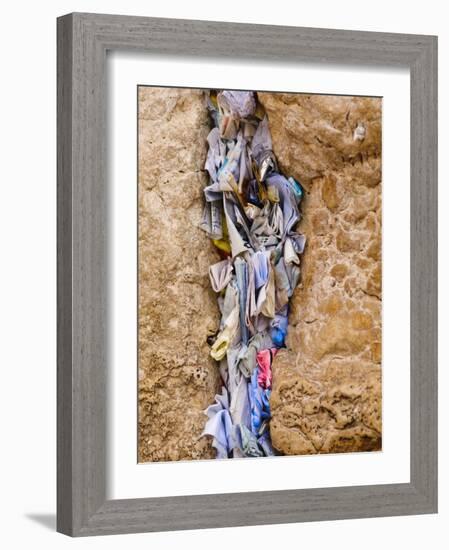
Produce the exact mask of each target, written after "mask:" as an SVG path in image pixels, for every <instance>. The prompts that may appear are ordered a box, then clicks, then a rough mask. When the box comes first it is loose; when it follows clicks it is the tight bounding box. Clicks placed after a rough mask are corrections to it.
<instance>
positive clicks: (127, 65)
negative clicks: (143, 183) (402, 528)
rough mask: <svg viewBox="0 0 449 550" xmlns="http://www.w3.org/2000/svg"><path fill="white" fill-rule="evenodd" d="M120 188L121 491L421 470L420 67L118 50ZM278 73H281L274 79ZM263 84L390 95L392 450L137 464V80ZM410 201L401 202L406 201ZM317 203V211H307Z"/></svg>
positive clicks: (353, 479) (116, 291) (388, 397)
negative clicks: (416, 129) (413, 449)
mask: <svg viewBox="0 0 449 550" xmlns="http://www.w3.org/2000/svg"><path fill="white" fill-rule="evenodd" d="M108 75H109V80H108V89H109V90H110V94H109V97H110V101H109V104H108V106H109V109H108V120H109V128H110V132H109V134H110V136H111V137H110V139H109V141H108V159H109V170H108V173H109V174H110V177H111V181H110V182H109V185H110V189H111V190H112V193H111V194H112V196H113V200H112V201H111V203H112V206H111V207H110V212H112V216H111V218H112V221H111V222H110V226H111V229H112V231H111V234H112V235H111V236H112V243H111V245H110V252H111V256H112V261H111V264H110V272H111V273H112V275H113V277H112V284H111V285H110V287H111V293H110V296H109V304H112V312H113V314H112V323H111V325H112V327H111V333H110V338H109V340H110V342H111V350H110V353H109V355H110V357H111V363H112V365H111V368H110V370H109V374H110V378H109V384H108V390H109V393H108V395H107V400H108V410H109V415H108V419H109V427H108V434H109V435H111V436H112V437H110V438H109V442H108V443H109V445H108V453H107V456H108V458H109V461H110V462H109V466H108V471H109V472H110V479H109V483H108V494H109V497H110V498H119V499H120V498H138V497H156V496H170V495H188V494H205V493H208V494H210V493H231V492H237V491H273V490H281V489H303V488H310V487H334V486H335V487H336V486H345V485H362V484H363V485H369V484H379V483H408V482H409V481H410V467H409V465H410V438H409V433H410V430H409V426H410V415H409V413H410V383H409V380H410V362H409V351H410V284H409V283H410V202H409V199H410V169H409V167H410V101H409V99H410V92H409V90H410V75H409V71H408V70H405V69H402V70H394V71H392V70H391V69H389V68H376V69H371V70H367V69H366V67H364V68H362V69H359V68H356V67H336V66H335V65H334V66H323V65H315V64H314V65H310V64H298V63H296V64H294V65H293V64H289V65H287V64H282V65H279V64H273V63H264V64H257V66H254V63H251V62H248V61H239V62H230V61H223V60H221V61H219V60H213V61H211V60H204V59H203V60H196V61H191V60H182V61H179V60H176V59H170V58H167V57H166V56H164V57H158V56H154V55H153V56H144V55H140V56H137V57H136V55H135V54H128V53H122V52H119V53H113V54H111V55H110V56H109V58H108ZM267 75H268V76H269V82H268V81H267ZM149 82H151V83H152V84H154V85H164V86H168V85H169V86H181V85H184V86H185V85H187V86H188V85H192V83H195V85H197V86H200V87H212V88H220V87H223V86H225V85H226V86H227V87H230V88H251V87H252V88H254V89H256V90H261V89H266V88H267V86H270V88H271V89H272V90H278V91H279V90H284V91H303V92H307V91H312V90H313V92H314V93H334V94H335V93H339V94H344V93H346V94H355V95H369V94H371V95H376V96H383V99H382V114H383V126H382V180H383V181H382V187H383V191H382V204H383V212H382V226H383V227H382V229H383V233H384V238H383V239H382V241H383V247H382V248H383V250H382V258H383V286H382V304H383V308H382V309H383V312H382V313H383V320H382V322H383V338H382V348H383V349H382V382H383V392H382V412H383V433H382V452H375V453H352V454H336V455H321V456H297V457H288V458H286V457H276V458H271V459H269V460H267V459H259V460H220V461H216V460H211V461H204V460H202V461H185V462H178V463H169V462H168V463H156V464H155V463H149V464H137V462H136V449H137V431H136V430H133V429H130V426H136V425H137V414H136V413H137V408H138V403H137V391H136V371H135V369H133V368H130V365H135V360H136V359H135V358H136V356H137V332H136V331H137V325H136V317H137V296H136V294H137V285H136V280H137V272H136V266H137V242H136V231H137V197H136V188H135V182H136V180H137V166H136V149H137V117H136V109H137V105H136V101H137V97H136V86H137V85H138V84H139V83H149ZM398 204H400V205H401V208H399V209H398V208H397V205H398ZM306 214H307V212H306Z"/></svg>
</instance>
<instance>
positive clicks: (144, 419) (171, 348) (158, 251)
mask: <svg viewBox="0 0 449 550" xmlns="http://www.w3.org/2000/svg"><path fill="white" fill-rule="evenodd" d="M138 100H139V129H138V131H139V158H138V162H139V181H138V186H139V193H138V202H139V206H138V208H139V235H138V237H139V243H138V246H139V249H138V252H139V304H138V308H139V345H138V349H139V351H138V353H139V447H138V459H139V462H147V461H167V460H186V459H197V458H213V457H214V456H215V451H214V449H212V447H211V445H210V441H209V440H208V438H201V439H199V436H200V434H201V432H202V430H203V429H204V424H205V418H206V417H205V415H204V412H203V411H204V409H205V408H206V407H207V406H208V405H210V404H211V403H213V401H214V395H215V393H216V391H217V390H218V388H219V385H220V384H219V379H218V369H217V367H216V365H215V364H214V362H213V361H212V360H211V359H210V357H209V346H208V344H207V336H208V334H209V333H212V332H215V331H216V329H217V326H218V322H219V318H220V316H219V311H218V307H217V301H216V297H215V295H214V294H213V291H212V290H211V288H210V283H209V278H208V268H209V265H210V264H212V263H214V262H216V261H217V260H218V259H219V258H218V256H217V254H216V252H215V251H214V250H213V245H212V244H211V242H210V240H209V239H208V237H207V236H206V234H205V233H204V232H203V231H201V230H200V229H199V227H198V224H199V221H200V220H201V215H202V210H203V196H202V190H203V187H204V186H205V185H206V175H205V173H204V172H203V171H202V168H203V166H204V161H205V157H206V145H207V144H206V137H207V134H208V132H209V122H208V115H207V110H206V108H205V104H204V98H203V94H202V92H201V91H198V90H184V89H174V88H172V89H167V88H164V89H162V88H151V87H140V88H139V98H138ZM130 429H132V427H130Z"/></svg>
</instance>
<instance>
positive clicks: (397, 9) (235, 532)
mask: <svg viewBox="0 0 449 550" xmlns="http://www.w3.org/2000/svg"><path fill="white" fill-rule="evenodd" d="M440 6H441V7H440ZM443 6H444V4H443V3H441V2H438V1H436V0H433V1H432V0H428V1H427V2H425V3H423V2H411V1H410V2H401V3H400V2H397V3H393V2H391V1H382V0H377V1H376V2H372V3H366V4H363V3H360V1H348V2H344V1H340V2H335V1H331V0H329V1H327V0H322V1H321V2H316V3H299V2H298V3H297V2H292V1H291V0H285V1H283V0H277V1H276V2H275V3H274V2H272V1H270V2H266V1H263V0H259V1H257V2H256V1H246V2H242V1H241V0H235V1H234V0H227V1H226V2H225V3H224V2H222V3H219V2H216V3H211V2H195V3H194V2H186V1H174V0H173V1H172V0H164V2H162V3H161V4H160V5H159V6H158V5H156V3H152V2H149V1H148V0H145V1H140V2H138V1H133V0H127V1H126V2H124V1H117V2H111V1H109V2H106V1H94V0H90V1H89V2H87V1H77V2H68V1H65V0H59V1H58V2H50V1H47V2H41V3H36V2H15V3H14V4H12V3H9V4H7V5H6V7H5V6H3V10H2V23H3V24H2V33H1V34H0V40H1V48H0V56H1V71H2V73H1V74H2V82H1V86H0V94H1V97H0V109H1V115H2V116H1V119H0V124H1V126H0V127H1V132H0V139H1V149H0V150H1V157H0V158H1V163H0V170H1V177H0V181H1V190H2V197H1V199H0V208H1V212H0V224H1V227H0V238H1V259H2V263H1V265H2V270H1V272H0V273H1V275H0V277H1V285H0V289H1V290H0V292H1V297H0V311H1V317H0V319H1V327H0V328H1V331H0V335H1V337H0V342H1V345H2V355H1V373H2V381H1V399H0V408H1V409H0V413H1V420H2V432H1V433H2V444H1V455H0V456H1V458H0V460H1V464H0V472H1V476H2V483H1V486H0V487H1V504H0V506H1V508H2V509H1V511H0V513H1V516H0V517H1V518H2V521H1V524H2V530H1V542H2V546H4V547H6V548H19V547H20V548H22V547H34V548H36V547H39V548H40V547H42V548H48V549H51V548H66V547H69V546H70V547H77V548H92V547H94V548H122V547H123V545H132V546H133V547H134V548H148V547H150V546H151V548H153V549H159V548H164V549H165V548H179V547H183V548H186V549H189V548H195V549H200V548H211V547H212V546H214V548H218V549H222V548H223V549H224V548H228V547H229V546H230V545H233V546H234V547H235V548H240V547H243V546H244V545H248V544H251V545H257V544H259V545H261V546H262V545H263V547H266V548H269V547H273V546H275V545H276V547H279V546H280V545H284V544H285V546H286V547H287V546H291V545H293V546H295V547H310V546H312V545H313V548H318V549H320V548H328V547H329V546H332V547H333V548H345V549H351V548H354V549H355V548H360V547H363V548H364V549H370V548H373V549H374V548H376V549H378V548H379V547H382V546H386V547H390V546H393V545H395V544H397V543H398V542H399V543H400V544H401V546H403V547H407V548H408V549H418V548H419V549H420V548H422V547H423V546H426V547H431V548H443V547H444V546H445V545H446V544H447V522H448V520H449V498H448V492H447V488H448V474H447V466H446V464H447V463H448V458H449V457H448V454H449V453H448V451H449V445H448V443H447V436H446V435H445V432H446V431H447V422H448V412H447V409H446V408H445V406H444V405H445V399H444V397H445V395H446V394H447V391H448V390H449V387H448V385H449V377H448V374H447V370H446V369H445V368H442V369H441V371H440V384H439V385H440V403H441V405H440V426H441V430H440V513H439V515H435V516H421V517H403V518H384V519H367V520H356V521H338V522H325V523H313V524H298V525H282V526H264V527H245V528H234V529H222V530H206V531H195V532H179V533H163V534H142V535H126V536H119V537H105V538H90V539H78V540H70V539H68V538H66V537H64V536H62V535H58V534H56V533H54V513H55V410H56V408H55V385H56V377H55V328H56V316H55V265H56V264H55V242H56V241H55V228H56V224H55V206H56V193H55V158H56V157H55V151H56V139H55V113H56V109H55V95H56V81H55V75H56V72H55V53H56V34H55V17H56V16H58V15H61V14H63V13H67V12H70V11H96V12H101V13H110V12H114V13H121V14H134V15H148V16H161V17H180V18H192V19H194V18H196V19H210V20H220V19H222V20H223V19H225V20H228V21H242V22H249V23H273V24H290V25H302V26H311V27H331V28H332V27H333V28H347V29H357V30H372V31H389V32H406V33H426V34H439V39H440V42H439V50H440V73H439V83H440V84H439V85H440V98H441V102H440V127H441V129H442V131H441V134H440V141H439V149H440V156H441V158H442V159H443V162H442V163H441V170H440V181H441V182H447V181H448V177H449V173H448V169H447V164H446V163H444V159H445V157H446V155H445V154H443V153H445V152H446V151H447V150H448V146H449V139H448V133H447V132H446V131H445V126H446V124H447V114H448V108H447V100H445V101H443V98H447V97H448V96H449V78H448V70H449V64H448V53H449V40H448V38H449V35H448V31H447V26H446V21H447V16H446V13H445V10H444V7H443ZM440 189H441V192H440V199H439V200H440V209H442V210H441V212H442V215H441V216H440V220H441V221H440V240H441V242H443V245H444V243H445V239H444V238H445V235H446V234H447V231H448V228H449V227H448V224H449V220H448V216H447V215H445V210H443V209H444V207H445V205H446V204H447V201H448V199H449V193H448V191H447V186H446V185H444V184H442V185H441V186H440ZM443 248H446V250H447V247H444V246H443V247H441V249H442V250H441V256H442V257H441V262H440V265H441V272H440V280H441V281H442V283H441V288H440V296H441V303H440V323H441V324H440V326H441V329H440V333H441V335H442V337H441V345H440V357H441V361H440V363H441V365H443V367H444V365H447V364H448V360H449V355H448V352H447V348H446V346H444V343H445V333H446V331H447V326H448V317H447V311H446V307H447V305H448V303H447V298H448V293H447V285H444V284H443V281H445V280H447V278H448V275H449V273H448V262H447V257H446V256H445V255H443V252H444V250H443ZM440 540H441V541H442V542H439V541H440Z"/></svg>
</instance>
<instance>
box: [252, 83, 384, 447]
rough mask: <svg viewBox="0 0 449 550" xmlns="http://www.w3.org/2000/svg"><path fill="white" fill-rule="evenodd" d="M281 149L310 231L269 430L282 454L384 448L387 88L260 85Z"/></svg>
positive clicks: (277, 365) (278, 365) (276, 375)
mask: <svg viewBox="0 0 449 550" xmlns="http://www.w3.org/2000/svg"><path fill="white" fill-rule="evenodd" d="M259 100H260V101H261V102H262V103H263V105H264V107H265V109H266V111H267V113H268V117H269V122H270V129H271V133H272V138H273V148H274V152H275V154H276V156H277V158H278V161H279V164H280V167H281V169H282V171H283V172H284V173H285V174H286V175H292V176H293V177H295V178H296V179H298V180H299V181H300V182H301V183H302V184H303V186H304V188H305V190H306V193H305V195H306V196H305V199H304V201H303V204H302V210H303V214H304V217H303V220H302V221H301V223H300V226H299V230H300V231H301V232H303V233H305V234H306V236H307V247H306V250H305V253H304V255H303V259H302V277H301V284H300V286H299V287H298V288H297V289H296V291H295V294H294V296H293V298H292V310H291V313H290V321H289V323H290V324H289V334H288V339H287V348H288V349H287V350H285V351H282V352H280V353H279V354H278V355H277V357H276V359H275V362H274V366H273V393H272V397H271V409H272V415H273V418H272V421H271V435H272V439H273V444H274V446H275V447H276V448H277V449H278V450H280V451H281V452H283V453H285V454H304V453H307V454H308V453H317V452H321V453H324V452H343V451H360V450H376V449H380V448H381V185H380V184H381V100H380V99H377V98H360V97H343V96H319V95H298V94H272V93H260V94H259Z"/></svg>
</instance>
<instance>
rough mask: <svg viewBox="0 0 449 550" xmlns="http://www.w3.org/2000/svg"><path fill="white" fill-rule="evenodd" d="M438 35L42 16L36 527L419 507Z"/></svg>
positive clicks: (200, 524)
mask: <svg viewBox="0 0 449 550" xmlns="http://www.w3.org/2000/svg"><path fill="white" fill-rule="evenodd" d="M436 50H437V41H436V37H430V36H420V35H401V34H385V33H368V32H356V31H343V30H326V29H306V28H297V27H275V26H266V25H247V24H231V23H214V22H206V21H185V20H170V19H152V18H140V17H125V16H116V15H98V14H70V15H67V16H64V17H61V18H59V19H58V530H59V531H60V532H63V533H66V534H69V535H72V536H83V535H99V534H114V533H129V532H140V531H158V530H160V531H162V530H172V529H173V530H176V529H194V528H211V527H225V526H238V525H257V524H267V523H288V522H299V521H316V520H329V519H342V518H360V517H374V516H386V515H404V514H422V513H432V512H436V509H437V386H436V384H437V366H436V365H437V358H436V349H437V346H436V343H437V324H436V323H437V321H436V319H437V309H436V303H437V279H436V277H437V275H436V273H437V271H436V262H437V232H436V231H437V230H436V220H437V218H436V210H437V196H436V192H437V187H436V186H437V171H436V165H437V142H436V136H437V121H436V120H437V119H436V115H437V100H436V97H437V95H436V94H437V86H436V82H437V51H436Z"/></svg>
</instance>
